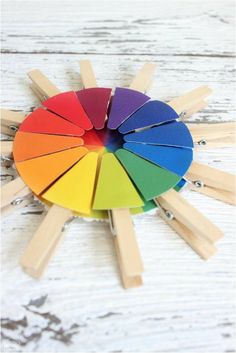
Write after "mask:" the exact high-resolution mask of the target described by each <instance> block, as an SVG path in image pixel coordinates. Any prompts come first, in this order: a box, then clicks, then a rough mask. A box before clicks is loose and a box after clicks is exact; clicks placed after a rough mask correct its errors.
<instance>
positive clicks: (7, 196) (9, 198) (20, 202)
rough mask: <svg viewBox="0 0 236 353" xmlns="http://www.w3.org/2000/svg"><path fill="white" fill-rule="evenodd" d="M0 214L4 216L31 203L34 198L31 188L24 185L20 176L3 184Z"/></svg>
mask: <svg viewBox="0 0 236 353" xmlns="http://www.w3.org/2000/svg"><path fill="white" fill-rule="evenodd" d="M1 196H2V202H1V215H2V217H6V216H8V215H10V214H11V213H13V212H15V211H16V210H17V209H19V208H23V207H25V206H28V205H30V204H32V202H33V200H34V198H33V194H32V192H31V190H30V189H29V188H28V187H27V186H25V185H24V183H23V182H22V181H21V179H20V178H17V179H15V180H13V181H12V182H9V183H8V184H5V185H4V186H3V187H2V188H1Z"/></svg>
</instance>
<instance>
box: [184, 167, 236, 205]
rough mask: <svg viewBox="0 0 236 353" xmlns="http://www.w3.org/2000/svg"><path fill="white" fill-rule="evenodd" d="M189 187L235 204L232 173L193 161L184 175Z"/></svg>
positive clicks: (235, 193)
mask: <svg viewBox="0 0 236 353" xmlns="http://www.w3.org/2000/svg"><path fill="white" fill-rule="evenodd" d="M185 178H186V180H187V181H188V183H189V188H190V189H191V190H193V191H198V192H200V193H202V194H205V195H207V196H209V197H212V198H215V199H217V200H220V201H223V202H226V203H229V204H232V205H235V203H236V191H235V185H236V177H235V175H233V174H230V173H227V172H224V171H222V170H218V169H216V168H212V167H209V166H207V165H204V164H201V163H197V162H193V163H192V164H191V166H190V168H189V170H188V172H187V173H186V175H185Z"/></svg>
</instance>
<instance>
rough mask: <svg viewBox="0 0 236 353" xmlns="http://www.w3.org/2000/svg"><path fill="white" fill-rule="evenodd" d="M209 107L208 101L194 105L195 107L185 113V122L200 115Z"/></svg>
mask: <svg viewBox="0 0 236 353" xmlns="http://www.w3.org/2000/svg"><path fill="white" fill-rule="evenodd" d="M207 106H208V103H207V101H199V102H198V103H196V104H194V105H193V106H191V107H190V108H189V109H187V110H186V111H185V114H184V120H186V119H188V118H189V117H190V116H192V115H193V114H195V113H198V112H199V111H201V110H203V109H205V108H206V107H207Z"/></svg>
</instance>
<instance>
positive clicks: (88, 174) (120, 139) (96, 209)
mask: <svg viewBox="0 0 236 353" xmlns="http://www.w3.org/2000/svg"><path fill="white" fill-rule="evenodd" d="M111 91H112V90H111V89H110V88H98V87H95V88H89V89H83V90H80V91H78V92H72V91H71V92H65V93H60V94H58V95H56V96H53V97H51V98H49V99H47V100H46V101H44V102H43V103H42V104H43V107H40V108H37V109H36V110H35V111H34V112H32V113H31V114H29V115H28V116H27V117H26V119H25V120H24V121H23V123H22V124H21V125H20V128H19V131H18V132H17V133H16V136H15V139H14V146H13V156H14V160H15V163H16V168H17V170H18V172H19V174H20V176H21V178H22V179H23V181H24V182H25V183H26V185H27V186H28V187H29V188H30V189H31V190H32V191H33V193H34V194H35V195H36V196H37V197H39V198H40V199H41V200H44V201H45V202H50V203H53V204H57V205H60V206H63V207H65V208H68V209H70V210H73V211H74V212H75V213H76V214H78V215H81V216H83V217H93V218H106V217H107V212H106V211H107V210H110V209H114V208H130V210H131V213H132V214H137V213H142V212H145V211H148V210H151V209H153V208H155V207H157V206H156V205H155V203H154V201H153V199H154V198H156V197H158V196H160V195H161V194H163V193H165V192H166V191H168V190H169V189H171V188H175V189H176V190H179V189H180V188H181V187H182V186H183V185H184V184H185V180H184V175H185V174H186V172H187V170H188V168H189V167H190V165H191V162H192V159H193V141H192V137H191V134H190V132H189V130H188V128H187V126H186V125H185V124H184V123H183V122H180V121H178V118H179V116H178V114H177V113H176V112H175V110H174V109H172V108H171V107H170V106H169V105H168V104H166V103H164V102H160V101H157V100H151V99H150V97H148V96H147V95H145V94H143V93H140V92H138V91H135V90H132V89H128V88H116V89H115V92H114V95H113V96H112V98H111Z"/></svg>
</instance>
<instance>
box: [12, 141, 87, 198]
mask: <svg viewBox="0 0 236 353" xmlns="http://www.w3.org/2000/svg"><path fill="white" fill-rule="evenodd" d="M86 153H88V150H87V148H84V147H75V148H72V149H69V150H66V151H62V152H57V153H53V154H49V155H46V156H42V157H37V158H34V159H28V160H27V161H24V162H18V163H16V168H17V170H18V172H19V174H20V176H21V177H22V179H23V180H24V182H25V183H26V185H27V186H28V187H29V188H30V189H31V190H32V191H33V192H34V193H35V194H36V195H38V194H40V193H41V192H43V191H44V190H45V189H46V188H47V187H48V186H49V185H51V184H52V183H53V182H54V181H55V180H56V179H57V178H58V177H60V176H61V175H62V174H63V173H65V172H66V171H67V170H68V169H69V168H70V167H71V166H73V165H74V164H75V163H76V162H78V160H80V158H82V157H83V156H84V155H85V154H86ZM65 192H66V190H65Z"/></svg>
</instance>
